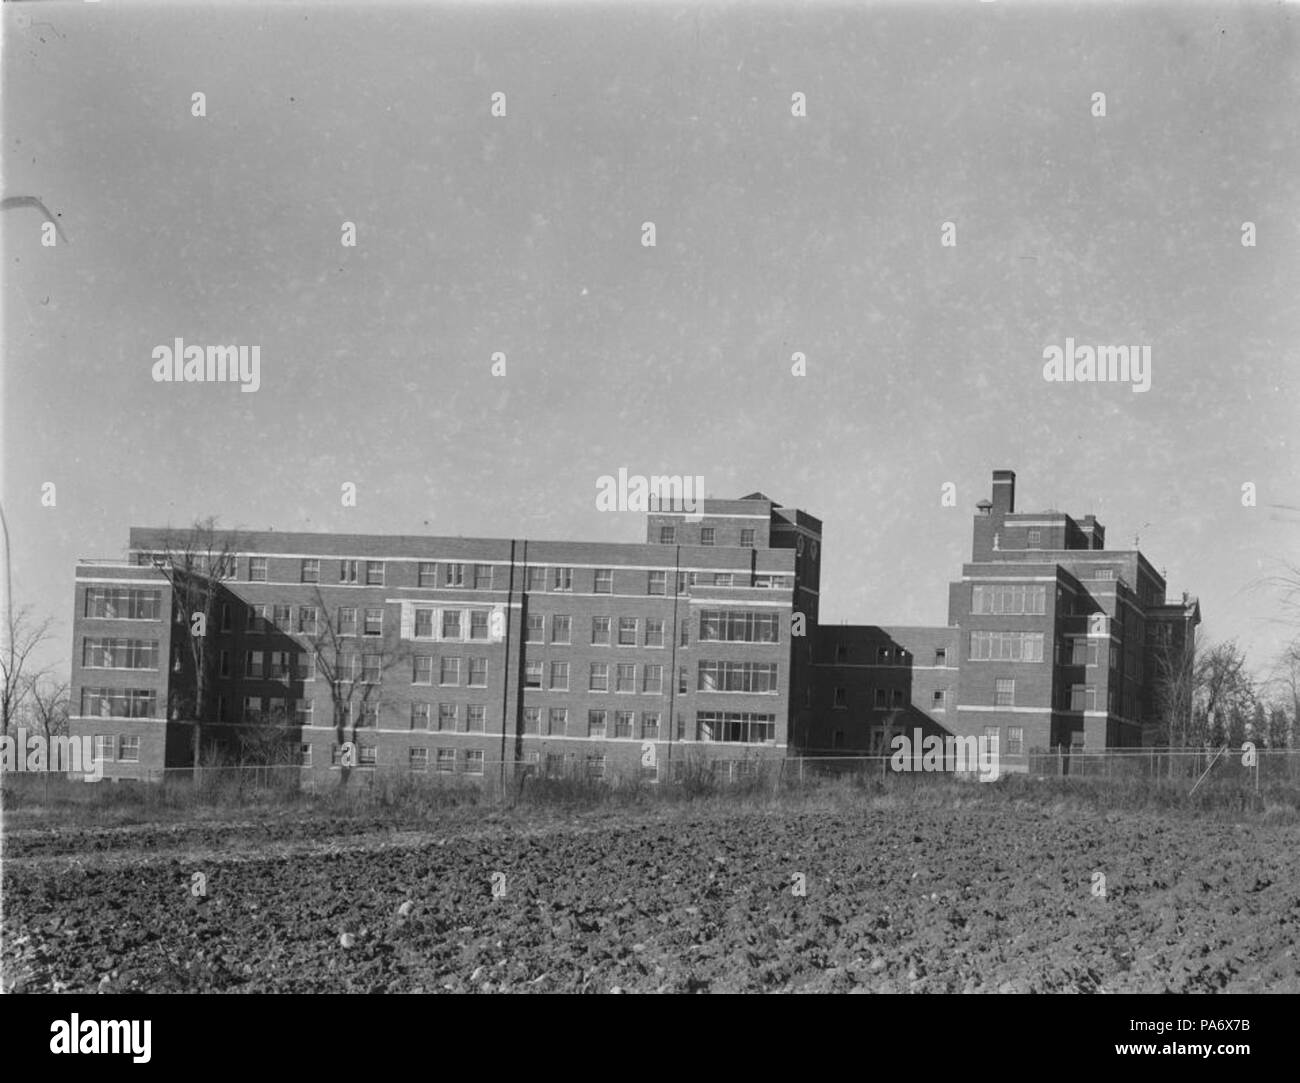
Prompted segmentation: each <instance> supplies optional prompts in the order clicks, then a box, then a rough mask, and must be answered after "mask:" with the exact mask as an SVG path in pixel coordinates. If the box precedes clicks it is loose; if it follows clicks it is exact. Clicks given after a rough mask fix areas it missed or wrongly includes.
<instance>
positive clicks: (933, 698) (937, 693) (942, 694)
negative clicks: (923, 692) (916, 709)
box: [930, 688, 948, 711]
mask: <svg viewBox="0 0 1300 1083" xmlns="http://www.w3.org/2000/svg"><path fill="white" fill-rule="evenodd" d="M947 696H948V694H947V692H946V691H945V690H944V689H942V688H936V689H935V690H934V691H933V692H932V693H931V694H930V709H931V710H934V711H942V710H944V708H945V706H946V701H947Z"/></svg>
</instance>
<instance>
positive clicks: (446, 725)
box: [438, 703, 457, 733]
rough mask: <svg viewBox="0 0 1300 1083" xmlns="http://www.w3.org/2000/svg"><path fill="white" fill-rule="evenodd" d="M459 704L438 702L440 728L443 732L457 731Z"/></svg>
mask: <svg viewBox="0 0 1300 1083" xmlns="http://www.w3.org/2000/svg"><path fill="white" fill-rule="evenodd" d="M456 715H457V705H456V704H454V703H439V704H438V730H439V732H441V733H455V732H456V723H457V717H456Z"/></svg>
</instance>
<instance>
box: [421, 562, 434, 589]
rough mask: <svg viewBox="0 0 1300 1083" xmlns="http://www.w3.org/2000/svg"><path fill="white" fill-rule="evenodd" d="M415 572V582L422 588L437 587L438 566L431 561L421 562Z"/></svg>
mask: <svg viewBox="0 0 1300 1083" xmlns="http://www.w3.org/2000/svg"><path fill="white" fill-rule="evenodd" d="M419 564H420V566H419V569H418V570H417V572H416V582H417V584H418V585H419V586H422V587H436V586H437V585H438V565H437V564H435V563H434V562H433V561H432V560H422V561H420V562H419Z"/></svg>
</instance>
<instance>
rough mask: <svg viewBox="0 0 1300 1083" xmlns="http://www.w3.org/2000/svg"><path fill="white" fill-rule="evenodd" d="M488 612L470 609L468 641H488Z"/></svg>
mask: <svg viewBox="0 0 1300 1083" xmlns="http://www.w3.org/2000/svg"><path fill="white" fill-rule="evenodd" d="M489 636H490V633H489V631H488V611H487V610H486V609H471V610H470V611H469V637H470V639H488V638H489Z"/></svg>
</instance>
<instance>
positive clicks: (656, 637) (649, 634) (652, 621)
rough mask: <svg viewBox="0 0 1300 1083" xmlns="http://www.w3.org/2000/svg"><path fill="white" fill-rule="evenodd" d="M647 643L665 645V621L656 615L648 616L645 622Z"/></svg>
mask: <svg viewBox="0 0 1300 1083" xmlns="http://www.w3.org/2000/svg"><path fill="white" fill-rule="evenodd" d="M645 645H646V646H647V647H662V646H663V645H664V622H663V621H662V620H660V619H658V618H656V617H647V618H646V622H645Z"/></svg>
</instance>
